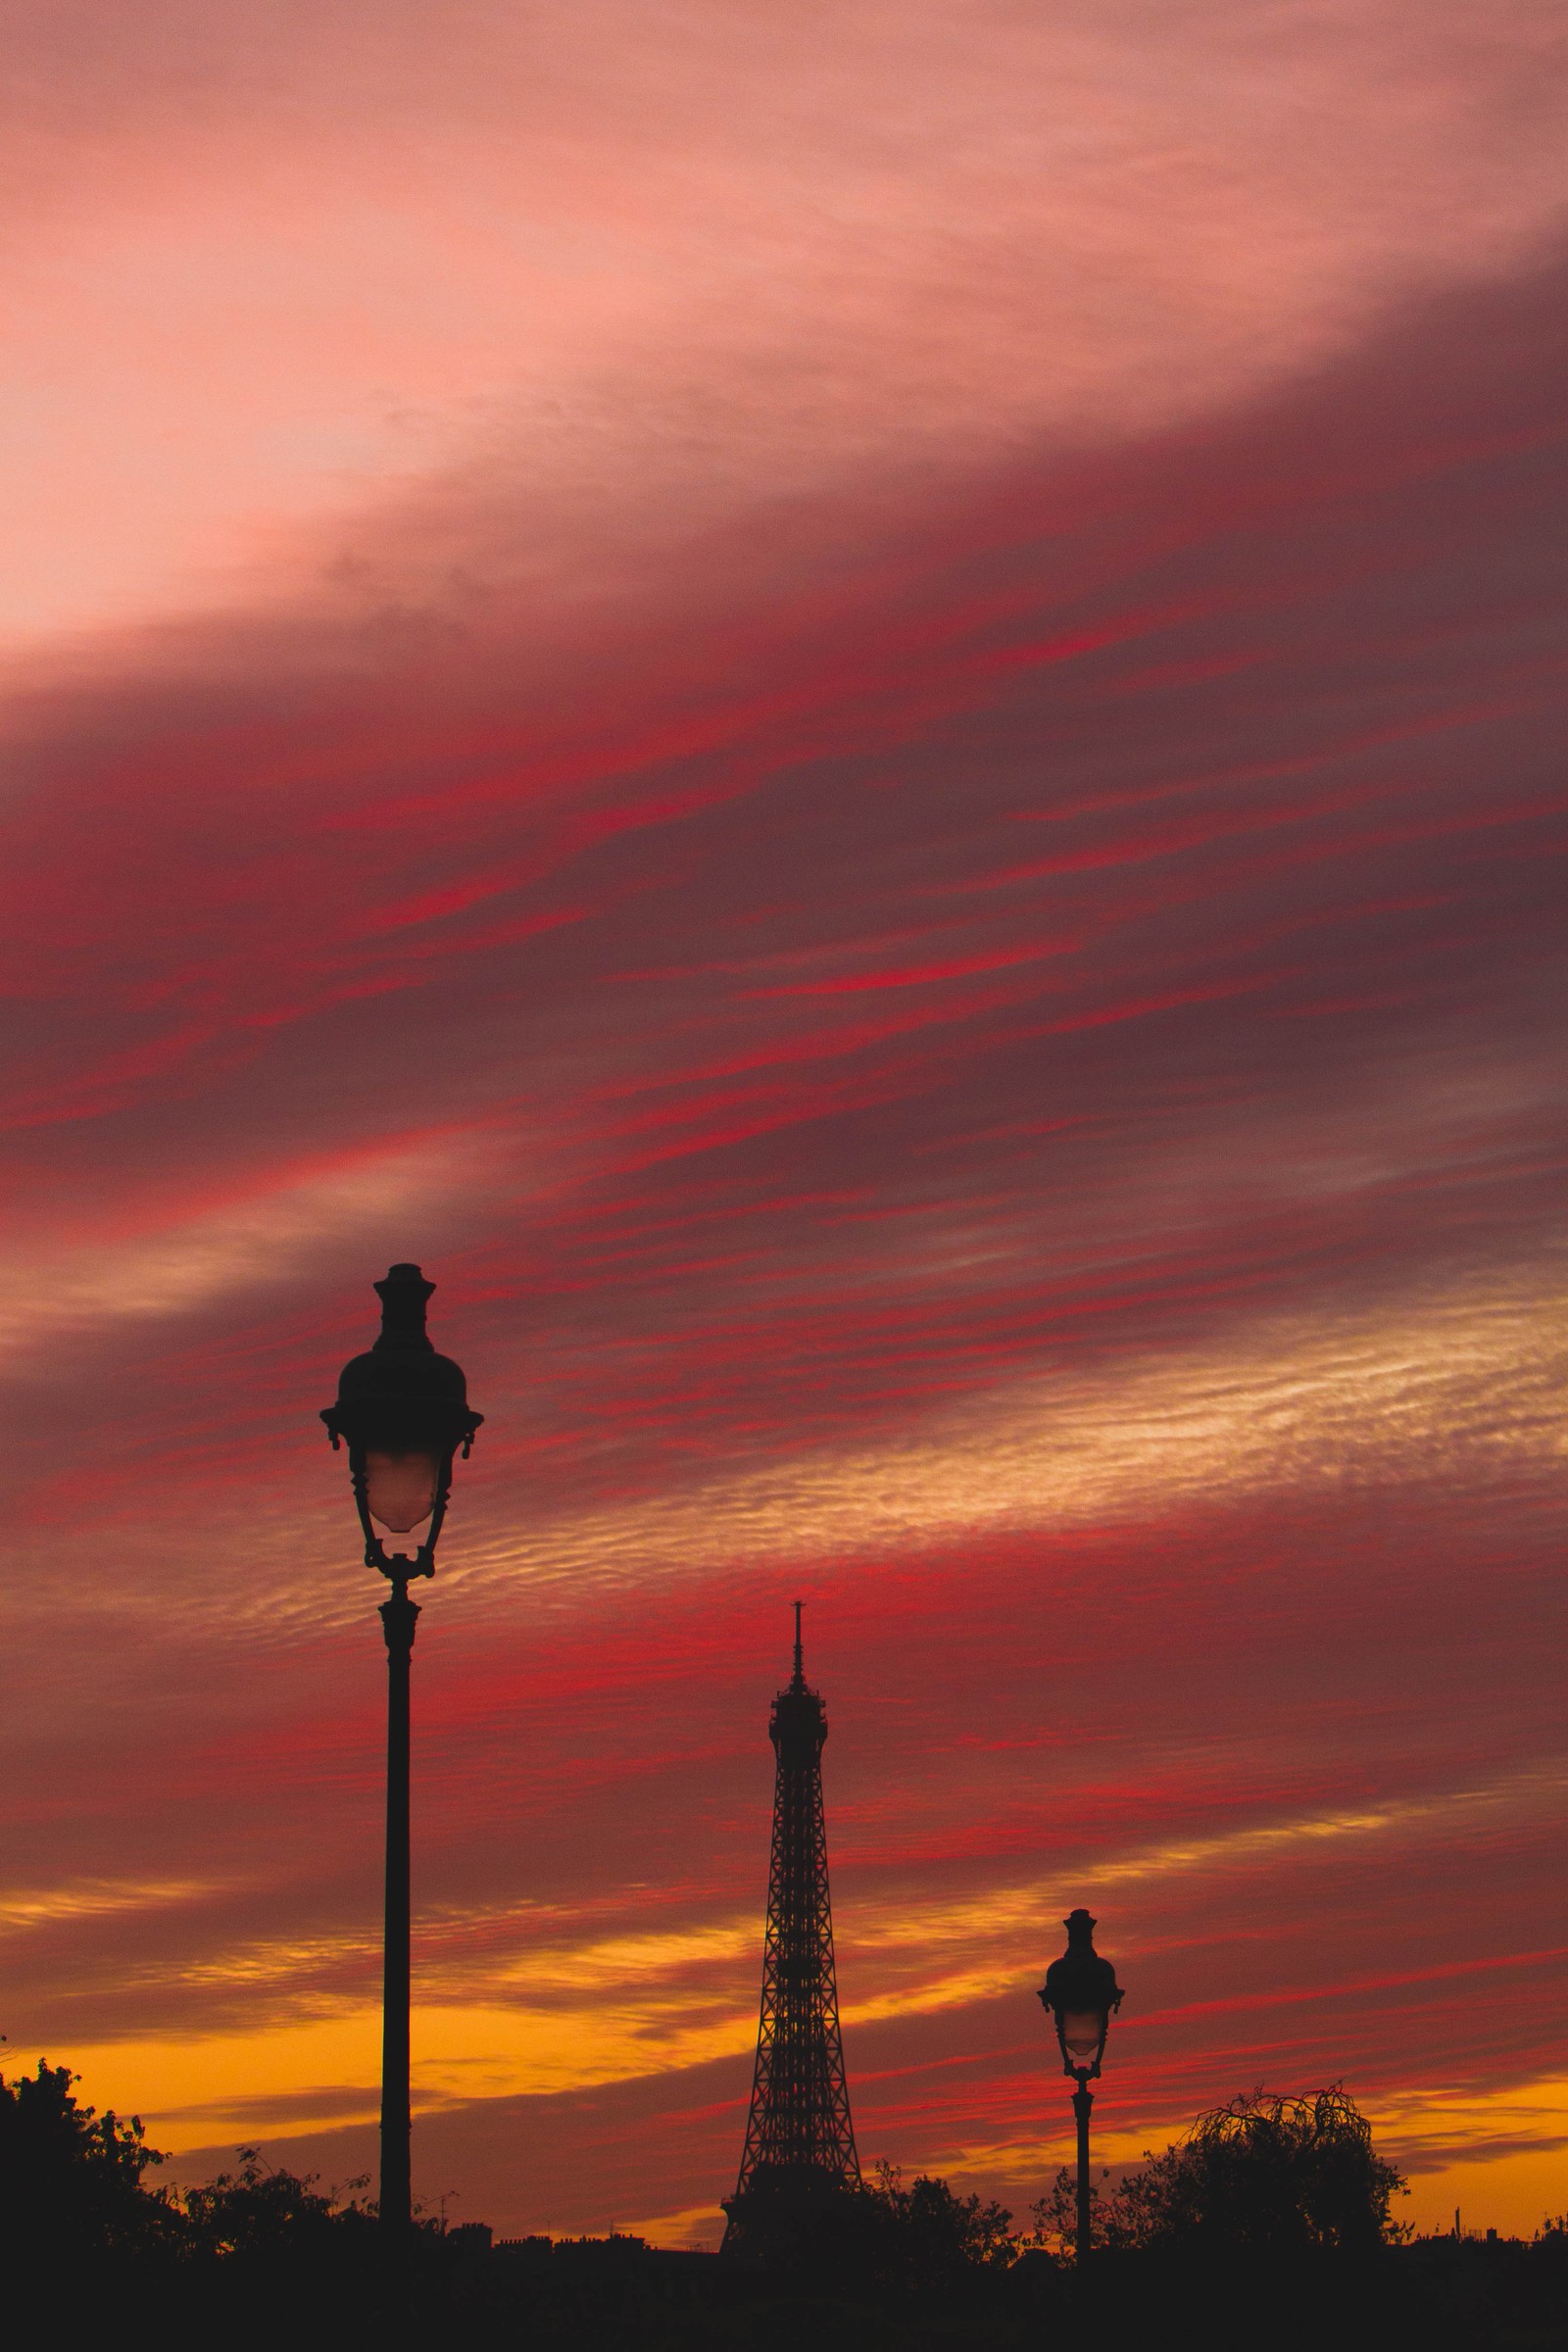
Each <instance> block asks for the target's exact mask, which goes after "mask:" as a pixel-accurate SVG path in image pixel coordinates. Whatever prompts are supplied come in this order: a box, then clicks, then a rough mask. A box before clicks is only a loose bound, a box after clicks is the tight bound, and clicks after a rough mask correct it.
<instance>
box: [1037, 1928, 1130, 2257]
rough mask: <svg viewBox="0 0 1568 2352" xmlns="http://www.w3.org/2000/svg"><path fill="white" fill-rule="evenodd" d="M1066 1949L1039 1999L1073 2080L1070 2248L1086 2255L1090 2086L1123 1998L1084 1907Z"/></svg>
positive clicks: (1090, 2231)
mask: <svg viewBox="0 0 1568 2352" xmlns="http://www.w3.org/2000/svg"><path fill="white" fill-rule="evenodd" d="M1062 1924H1063V1925H1064V1927H1065V1928H1066V1930H1067V1949H1066V1950H1065V1951H1064V1952H1063V1953H1062V1955H1061V1958H1060V1959H1059V1960H1053V1962H1052V1963H1051V1966H1050V1967H1049V1968H1048V1969H1047V1971H1046V1981H1045V1984H1044V1985H1043V1986H1042V1987H1041V1992H1040V1998H1041V2000H1042V2001H1043V2002H1044V2003H1045V2005H1046V2007H1047V2008H1048V2009H1049V2010H1050V2012H1051V2016H1052V2022H1053V2023H1054V2026H1055V2029H1056V2043H1057V2047H1058V2048H1059V2049H1060V2051H1061V2067H1062V2072H1063V2074H1065V2075H1066V2076H1068V2077H1069V2078H1070V2080H1071V2082H1072V2084H1073V2093H1072V2112H1073V2119H1074V2121H1075V2122H1076V2124H1077V2126H1078V2226H1077V2229H1076V2231H1075V2233H1074V2240H1073V2252H1074V2255H1075V2257H1076V2259H1077V2260H1078V2261H1079V2262H1080V2263H1084V2262H1087V2261H1088V2260H1089V2254H1090V2249H1091V2247H1092V2245H1093V2243H1094V2210H1093V2196H1094V2191H1093V2188H1092V2187H1091V2185H1090V2180H1089V2118H1090V2114H1091V2112H1092V2110H1093V2108H1094V2104H1095V2094H1094V2092H1093V2091H1092V2090H1091V2089H1090V2087H1089V2085H1090V2083H1091V2082H1094V2081H1095V2080H1096V2078H1097V2077H1098V2075H1099V2073H1100V2061H1101V2059H1102V2058H1103V2056H1104V2054H1105V2036H1106V2034H1108V2033H1109V2032H1110V2020H1111V2014H1112V2012H1113V2011H1114V2010H1117V2009H1119V2008H1120V2007H1121V2004H1122V2001H1123V1999H1124V1998H1125V1997H1126V1996H1125V1995H1124V1994H1123V1992H1122V1989H1121V1986H1120V1985H1118V1984H1117V1982H1116V1971H1115V1970H1114V1969H1113V1968H1112V1967H1111V1965H1110V1962H1109V1961H1108V1960H1103V1959H1102V1958H1101V1956H1100V1954H1099V1953H1098V1952H1097V1951H1096V1949H1095V1922H1094V1921H1093V1920H1092V1919H1091V1918H1090V1916H1089V1913H1088V1912H1087V1911H1084V1910H1077V1911H1074V1912H1073V1913H1072V1914H1071V1916H1070V1917H1069V1918H1068V1919H1066V1920H1065V1921H1064V1922H1063V1923H1062Z"/></svg>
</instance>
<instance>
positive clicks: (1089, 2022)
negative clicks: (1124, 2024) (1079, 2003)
mask: <svg viewBox="0 0 1568 2352" xmlns="http://www.w3.org/2000/svg"><path fill="white" fill-rule="evenodd" d="M1104 2038H1105V2021H1104V2018H1103V2016H1102V2015H1101V2013H1100V2011H1099V2010H1098V2009H1068V2010H1066V2011H1065V2012H1064V2013H1063V2016H1062V2020H1061V2041H1062V2047H1063V2048H1064V2049H1065V2051H1066V2052H1067V2055H1068V2057H1069V2058H1078V2059H1081V2060H1082V2061H1083V2063H1084V2065H1086V2066H1087V2065H1088V2064H1089V2063H1090V2061H1091V2060H1092V2059H1094V2058H1095V2057H1097V2056H1098V2055H1099V2052H1100V2045H1101V2043H1102V2042H1103V2040H1104Z"/></svg>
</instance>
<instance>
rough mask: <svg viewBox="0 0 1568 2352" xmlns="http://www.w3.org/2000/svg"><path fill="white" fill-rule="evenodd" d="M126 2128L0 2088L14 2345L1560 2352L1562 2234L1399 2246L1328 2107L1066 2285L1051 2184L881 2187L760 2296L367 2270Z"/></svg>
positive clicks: (531, 2277) (1204, 2138)
mask: <svg viewBox="0 0 1568 2352" xmlns="http://www.w3.org/2000/svg"><path fill="white" fill-rule="evenodd" d="M162 2162H163V2159H162V2158H161V2157H160V2156H159V2155H158V2153H157V2152H156V2151H155V2150H153V2149H150V2148H149V2147H148V2146H147V2144H146V2140H145V2138H144V2135H143V2132H142V2129H141V2126H140V2123H139V2122H138V2121H136V2120H135V2119H134V2118H132V2119H131V2120H129V2121H125V2120H123V2119H121V2118H119V2117H117V2116H115V2115H113V2114H108V2115H102V2116H100V2115H97V2114H95V2113H94V2111H93V2109H92V2108H90V2107H88V2106H86V2105H84V2104H83V2103H81V2102H80V2101H79V2100H78V2099H77V2097H76V2095H75V2084H74V2081H73V2077H72V2075H71V2074H70V2072H69V2071H68V2070H67V2069H66V2068H64V2067H50V2066H47V2065H45V2064H44V2063H43V2062H42V2061H40V2062H39V2065H38V2067H37V2070H36V2072H35V2073H33V2074H30V2075H23V2076H21V2077H18V2078H16V2079H14V2080H12V2081H9V2082H8V2081H5V2080H4V2079H3V2078H0V2252H3V2255H4V2278H5V2280H6V2287H5V2289H4V2293H5V2301H6V2307H7V2308H8V2310H9V2313H10V2315H11V2317H12V2319H13V2321H18V2320H20V2321H21V2322H22V2323H23V2331H22V2332H20V2333H19V2336H18V2339H17V2340H19V2341H21V2342H24V2343H30V2342H38V2343H44V2342H50V2343H62V2342H66V2343H69V2342H72V2341H75V2340H86V2338H87V2336H88V2335H89V2334H98V2333H103V2334H104V2335H105V2336H106V2337H107V2336H108V2335H110V2334H111V2333H113V2334H115V2335H118V2333H119V2332H120V2330H121V2328H122V2327H123V2326H125V2325H128V2324H129V2323H130V2322H131V2321H132V2320H134V2321H135V2323H136V2325H137V2327H138V2331H139V2332H140V2331H146V2330H150V2329H157V2330H158V2331H159V2333H160V2334H161V2335H162V2336H163V2338H164V2340H166V2341H169V2342H171V2343H176V2344H177V2343H180V2342H182V2341H186V2340H189V2341H197V2340H208V2339H213V2340H217V2339H219V2338H221V2339H222V2340H225V2341H227V2342H230V2343H253V2342H254V2343H262V2342H267V2343H274V2342H275V2343H286V2344H287V2345H288V2346H290V2347H292V2346H297V2345H309V2344H313V2343H316V2342H320V2343H323V2344H324V2343H326V2342H328V2341H331V2342H333V2343H336V2344H342V2343H345V2342H346V2343H351V2344H352V2343H360V2342H367V2341H371V2340H374V2341H376V2342H378V2343H391V2344H402V2343H404V2342H410V2343H413V2342H416V2341H417V2342H420V2343H430V2344H442V2345H444V2344H446V2343H449V2342H450V2343H460V2342H461V2343H463V2344H465V2345H467V2344H472V2345H475V2346H487V2345H491V2344H494V2345H497V2346H502V2345H507V2346H512V2345H518V2346H537V2347H540V2352H548V2348H550V2347H555V2346H561V2347H567V2346H569V2347H571V2348H572V2352H595V2348H596V2347H599V2346H604V2347H607V2348H608V2347H612V2346H613V2347H616V2348H617V2352H619V2348H620V2347H626V2348H628V2352H629V2348H630V2347H633V2346H635V2347H639V2348H640V2347H647V2348H648V2352H677V2348H678V2352H687V2348H688V2347H689V2348H690V2352H704V2347H711V2352H724V2348H726V2347H729V2348H733V2352H741V2348H742V2347H756V2348H757V2352H773V2348H775V2347H777V2352H783V2347H785V2346H786V2345H788V2346H791V2347H799V2346H801V2345H802V2344H803V2343H807V2344H809V2352H840V2348H842V2352H849V2348H850V2347H852V2346H853V2347H856V2348H857V2352H860V2348H862V2347H863V2348H864V2352H897V2348H899V2347H906V2346H907V2347H909V2348H910V2352H917V2348H919V2347H927V2346H929V2347H931V2352H937V2347H941V2346H948V2347H953V2348H954V2352H958V2348H960V2347H965V2346H968V2347H972V2348H973V2352H1023V2347H1024V2346H1026V2345H1028V2346H1034V2345H1037V2344H1040V2343H1043V2342H1046V2341H1048V2340H1051V2339H1053V2338H1054V2339H1062V2338H1065V2337H1067V2336H1071V2337H1072V2338H1074V2339H1076V2340H1080V2341H1082V2340H1086V2339H1091V2338H1092V2339H1093V2342H1094V2343H1095V2345H1096V2346H1098V2347H1102V2348H1103V2352H1118V2348H1119V2347H1121V2346H1123V2345H1126V2346H1128V2347H1129V2348H1130V2347H1132V2346H1133V2345H1137V2346H1139V2347H1140V2352H1142V2348H1143V2347H1144V2346H1146V2345H1148V2344H1150V2343H1151V2342H1157V2341H1163V2340H1168V2339H1169V2338H1170V2337H1172V2336H1173V2335H1174V2336H1175V2337H1176V2338H1177V2339H1178V2340H1186V2338H1187V2337H1189V2336H1192V2337H1194V2338H1195V2339H1198V2340H1201V2341H1203V2342H1204V2343H1205V2344H1208V2345H1212V2346H1216V2347H1226V2346H1231V2345H1235V2346H1238V2347H1239V2346H1242V2345H1248V2346H1264V2347H1268V2348H1269V2352H1273V2348H1274V2347H1296V2346H1301V2347H1303V2348H1304V2347H1306V2346H1314V2347H1315V2346H1319V2345H1327V2346H1330V2347H1331V2348H1332V2352H1342V2348H1344V2347H1348V2346H1355V2345H1361V2344H1365V2345H1367V2346H1372V2345H1379V2346H1383V2345H1388V2346H1397V2347H1400V2348H1401V2352H1402V2348H1403V2347H1404V2346H1411V2347H1418V2346H1426V2345H1432V2346H1435V2347H1450V2346H1451V2347H1453V2348H1454V2352H1459V2348H1460V2347H1470V2346H1475V2347H1478V2348H1480V2352H1487V2348H1489V2347H1495V2348H1496V2352H1508V2348H1510V2347H1514V2348H1517V2352H1526V2347H1530V2348H1531V2352H1555V2348H1557V2347H1562V2348H1564V2352H1568V2231H1565V2230H1564V2229H1562V2228H1561V2227H1560V2226H1550V2225H1549V2226H1547V2227H1546V2228H1545V2229H1543V2230H1542V2231H1541V2232H1540V2233H1539V2234H1538V2236H1537V2237H1536V2238H1535V2239H1533V2240H1532V2241H1530V2242H1529V2243H1525V2242H1522V2241H1517V2240H1503V2241H1500V2242H1486V2241H1478V2240H1475V2239H1457V2238H1454V2239H1445V2238H1430V2239H1412V2238H1411V2237H1410V2235H1409V2233H1408V2231H1407V2230H1405V2229H1403V2228H1402V2227H1401V2225H1400V2224H1399V2222H1398V2220H1397V2211H1396V2206H1397V2198H1398V2197H1399V2195H1400V2194H1401V2191H1402V2182H1401V2180H1400V2178H1399V2175H1398V2173H1397V2171H1396V2169H1395V2168H1394V2166H1393V2165H1391V2164H1389V2163H1388V2162H1387V2161H1386V2160H1385V2159H1383V2158H1382V2157H1380V2156H1379V2155H1378V2154H1377V2152H1376V2150H1375V2148H1374V2147H1373V2144H1372V2136H1371V2133H1370V2131H1369V2130H1368V2128H1367V2125H1366V2123H1365V2121H1364V2119H1363V2118H1362V2117H1361V2116H1360V2115H1359V2114H1358V2113H1357V2111H1356V2109H1355V2107H1354V2106H1353V2104H1352V2103H1351V2101H1350V2100H1348V2098H1346V2097H1345V2095H1344V2094H1343V2092H1341V2091H1338V2090H1330V2091H1323V2092H1319V2093H1318V2094H1316V2095H1315V2096H1314V2097H1312V2098H1307V2099H1282V2098H1277V2097H1272V2096H1268V2095H1266V2094H1264V2093H1262V2092H1254V2093H1252V2094H1250V2096H1247V2097H1244V2098H1239V2099H1236V2100H1233V2101H1232V2102H1231V2104H1230V2105H1229V2106H1228V2107H1224V2108H1220V2109H1217V2110H1215V2111H1214V2112H1213V2113H1212V2114H1210V2115H1206V2116H1204V2117H1201V2119H1200V2120H1199V2122H1198V2123H1197V2124H1196V2125H1195V2126H1194V2128H1193V2130H1192V2131H1190V2132H1188V2133H1187V2135H1186V2136H1185V2138H1184V2139H1182V2140H1181V2141H1179V2142H1178V2143H1177V2144H1176V2145H1175V2146H1173V2147H1170V2148H1167V2149H1166V2150H1165V2151H1164V2153H1163V2154H1162V2155H1158V2156H1154V2155H1150V2156H1148V2157H1147V2158H1146V2160H1145V2162H1144V2164H1143V2165H1142V2166H1141V2167H1140V2168H1138V2169H1136V2170H1134V2171H1131V2172H1129V2173H1127V2174H1125V2175H1124V2176H1123V2177H1122V2178H1121V2179H1120V2180H1117V2181H1116V2182H1114V2184H1112V2183H1111V2182H1110V2180H1109V2178H1108V2176H1102V2180H1101V2181H1100V2183H1099V2184H1098V2194H1097V2198H1096V2209H1095V2239H1096V2252H1095V2254H1094V2256H1093V2258H1092V2260H1091V2261H1090V2262H1089V2263H1088V2264H1086V2265H1084V2266H1083V2267H1082V2269H1081V2270H1080V2269H1079V2268H1078V2267H1077V2266H1075V2265H1074V2264H1073V2262H1072V2261H1071V2259H1070V2256H1069V2253H1068V2248H1069V2246H1070V2243H1071V2234H1072V2222H1073V2193H1072V2192H1073V2183H1072V2181H1071V2180H1070V2179H1069V2177H1068V2176H1067V2175H1066V2174H1065V2173H1063V2174H1061V2175H1059V2176H1058V2178H1057V2180H1056V2181H1055V2183H1054V2186H1053V2187H1052V2189H1051V2190H1050V2191H1049V2192H1048V2193H1047V2195H1045V2196H1044V2197H1043V2198H1042V2199H1041V2200H1040V2202H1039V2204H1038V2205H1037V2206H1036V2207H1035V2208H1034V2211H1033V2213H1032V2215H1031V2216H1030V2224H1029V2226H1028V2227H1024V2228H1017V2227H1015V2226H1014V2221H1013V2216H1012V2215H1011V2214H1010V2213H1009V2212H1008V2211H1007V2210H1006V2209H1005V2207H1004V2206H1002V2205H999V2204H997V2203H995V2202H991V2201H987V2200H985V2199H982V2198H980V2197H978V2196H973V2195H971V2196H963V2195H959V2194H957V2193H956V2191H955V2190H954V2189H953V2188H952V2187H951V2186H950V2185H949V2184H948V2183H947V2182H946V2181H944V2180H932V2179H928V2178H925V2177H923V2176H922V2177H920V2178H917V2179H916V2180H913V2181H912V2182H909V2183H906V2182H905V2180H904V2179H903V2178H902V2176H901V2175H900V2174H899V2173H898V2172H897V2171H896V2170H895V2169H893V2168H892V2167H890V2166H887V2165H882V2166H879V2167H878V2168H877V2171H876V2174H875V2176H874V2178H873V2180H871V2181H870V2182H869V2183H868V2184H867V2186H866V2188H865V2189H864V2191H863V2192H862V2193H861V2194H859V2195H858V2196H857V2195H850V2194H845V2195H844V2196H842V2197H838V2198H835V2199H833V2200H831V2201H830V2203H829V2205H828V2207H827V2208H826V2209H825V2210H824V2212H823V2213H822V2214H820V2215H818V2216H817V2218H816V2220H815V2221H814V2223H813V2227H812V2229H811V2232H810V2236H809V2242H803V2243H801V2244H800V2245H799V2246H798V2247H797V2248H796V2249H795V2251H794V2253H793V2255H792V2256H791V2257H790V2258H789V2259H787V2260H783V2261H778V2262H775V2263H774V2264H773V2266H772V2267H771V2268H768V2267H765V2266H759V2267H756V2268H748V2267H747V2266H745V2265H743V2264H741V2265H738V2264H735V2263H733V2262H728V2261H724V2260H721V2259H720V2258H719V2257H717V2256H715V2255H710V2254H697V2253H673V2252H668V2251H665V2250H662V2249H659V2248H655V2247H650V2246H647V2245H645V2244H644V2243H643V2241H642V2240H640V2239H638V2238H634V2237H612V2238H609V2239H578V2240H564V2241H557V2242H552V2241H551V2240H550V2239H548V2238H527V2239H522V2240H516V2241H511V2242H508V2241H502V2242H501V2243H499V2244H492V2243H491V2240H490V2233H489V2231H488V2230H486V2229H481V2228H473V2227H468V2228H464V2229H452V2230H447V2229H443V2228H442V2227H441V2226H440V2225H439V2224H436V2223H433V2222H428V2221H423V2222H420V2223H419V2224H418V2226H417V2228H416V2229H415V2232H414V2235H413V2239H412V2241H411V2243H410V2244H409V2245H408V2247H407V2248H406V2249H405V2251H404V2252H403V2253H402V2254H401V2256H399V2257H398V2258H397V2259H396V2260H395V2261H393V2260H390V2259H389V2253H388V2248H387V2246H386V2244H385V2243H384V2242H383V2236H382V2232H381V2230H380V2228H379V2225H378V2222H377V2219H376V2216H375V2211H374V2207H373V2205H371V2204H369V2203H368V2202H367V2201H366V2199H365V2198H364V2196H363V2194H362V2193H361V2192H362V2190H363V2186H364V2184H363V2183H361V2182H351V2183H349V2184H348V2185H347V2187H346V2188H344V2189H341V2190H328V2189H323V2188H322V2187H321V2186H320V2185H319V2182H318V2181H317V2180H312V2179H303V2180H302V2179H301V2178H299V2177H298V2176H296V2175H294V2174H292V2173H287V2172H281V2171H277V2170H274V2169H273V2168H271V2167H270V2166H268V2165H266V2164H265V2163H264V2162H263V2161H262V2160H261V2158H260V2157H259V2156H258V2155H257V2154H256V2152H255V2151H254V2150H247V2149H242V2150H240V2151H238V2155H237V2162H236V2166H235V2169H234V2170H233V2171H232V2172H228V2173H223V2174H221V2175H220V2176H219V2177H218V2179H216V2180H212V2181H209V2182H208V2183H207V2184H206V2185H205V2186H203V2187H200V2188H186V2189H183V2190H173V2189H170V2188H167V2187H163V2186H161V2185H159V2183H158V2180H157V2174H158V2170H159V2167H160V2165H161V2164H162Z"/></svg>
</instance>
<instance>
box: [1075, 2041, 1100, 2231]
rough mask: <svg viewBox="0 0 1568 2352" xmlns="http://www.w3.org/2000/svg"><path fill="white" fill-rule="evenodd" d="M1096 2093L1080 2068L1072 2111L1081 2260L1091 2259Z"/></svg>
mask: <svg viewBox="0 0 1568 2352" xmlns="http://www.w3.org/2000/svg"><path fill="white" fill-rule="evenodd" d="M1094 2103H1095V2094H1094V2092H1093V2091H1092V2090H1091V2089H1090V2087H1089V2074H1088V2070H1087V2068H1084V2067H1080V2068H1079V2069H1078V2087H1077V2089H1076V2090H1075V2091H1074V2092H1073V2094H1072V2111H1073V2114H1074V2115H1075V2116H1076V2117H1077V2119H1078V2235H1077V2240H1076V2242H1075V2244H1074V2248H1073V2251H1074V2253H1075V2255H1076V2256H1077V2259H1078V2260H1079V2261H1080V2262H1087V2261H1088V2260H1089V2243H1090V2237H1091V2234H1092V2223H1091V2220H1090V2211H1089V2111H1090V2109H1091V2108H1092V2107H1093V2106H1094Z"/></svg>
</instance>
